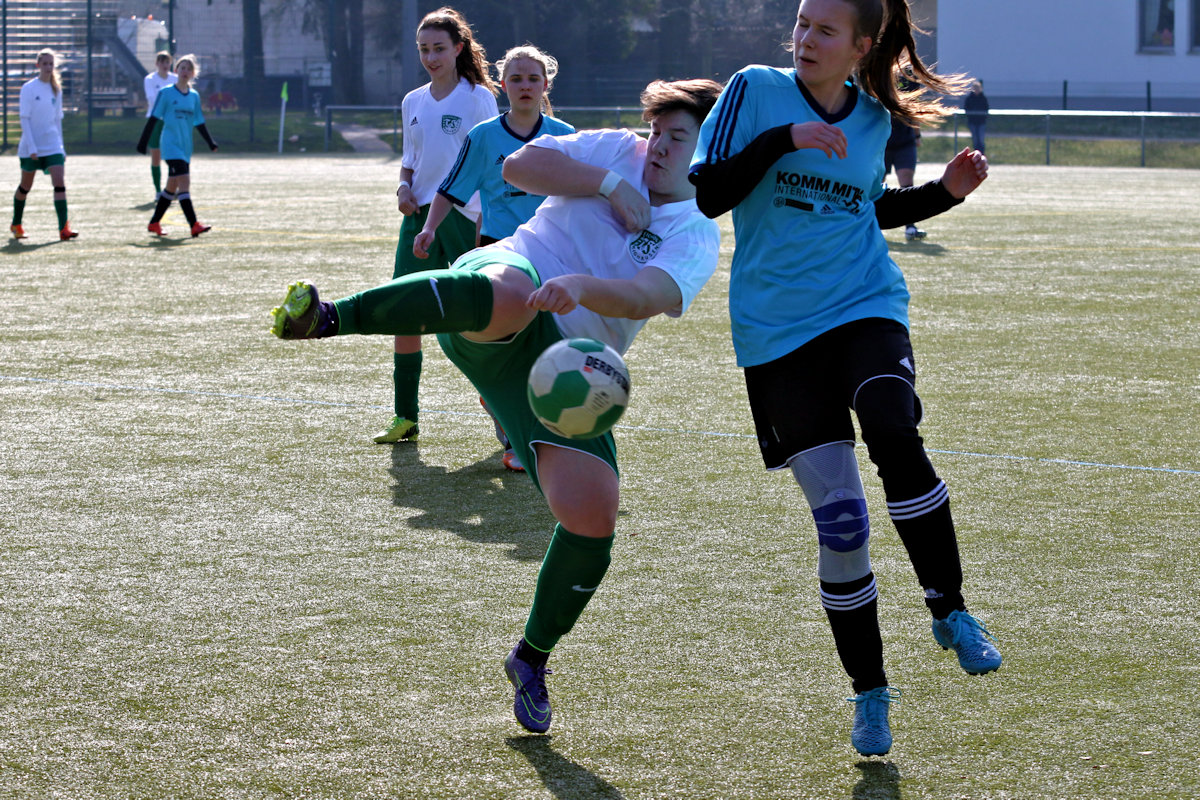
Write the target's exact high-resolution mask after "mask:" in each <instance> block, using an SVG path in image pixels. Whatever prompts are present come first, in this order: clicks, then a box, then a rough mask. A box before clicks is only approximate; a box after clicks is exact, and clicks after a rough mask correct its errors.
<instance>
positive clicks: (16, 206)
mask: <svg viewBox="0 0 1200 800" xmlns="http://www.w3.org/2000/svg"><path fill="white" fill-rule="evenodd" d="M57 58H58V57H57V55H56V54H55V52H54V51H53V50H50V49H49V48H47V49H45V50H42V51H41V52H39V53H38V54H37V69H38V76H37V77H36V78H34V79H33V80H31V81H29V82H27V83H26V84H25V85H24V86H22V87H21V101H20V116H21V143H20V144H19V145H18V146H17V158H19V159H20V162H21V183H20V184H19V185H18V186H17V191H16V194H14V195H13V217H12V228H11V230H12V235H13V238H14V239H24V238H25V228H24V227H23V226H22V224H21V222H22V219H23V218H24V214H25V199H26V198H27V197H28V196H29V190H30V189H32V188H33V179H34V178H35V177H36V176H37V173H38V170H41V171H42V172H45V173H48V174H49V175H50V182H51V184H52V185H53V186H54V212H55V214H57V216H58V238H59V239H62V240H63V241H67V240H70V239H74V238H75V237H76V236H78V235H79V234H77V233H75V232H74V231H73V230H71V223H70V222H68V221H67V185H66V180H65V172H66V163H67V151H66V149H65V148H64V147H63V133H62V119H63V108H62V83H61V81H60V80H59V77H58V69H57Z"/></svg>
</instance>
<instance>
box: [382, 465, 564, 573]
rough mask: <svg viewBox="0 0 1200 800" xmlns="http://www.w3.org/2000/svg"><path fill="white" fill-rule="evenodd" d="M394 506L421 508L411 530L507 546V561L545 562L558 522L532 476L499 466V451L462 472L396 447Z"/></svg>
mask: <svg viewBox="0 0 1200 800" xmlns="http://www.w3.org/2000/svg"><path fill="white" fill-rule="evenodd" d="M391 447H392V466H391V469H390V472H391V475H392V478H393V480H394V484H393V486H392V498H393V503H395V505H396V506H397V507H400V508H411V509H418V510H419V512H420V513H418V514H417V515H416V516H413V517H411V518H409V519H408V520H407V522H406V524H407V525H409V526H411V527H413V528H420V529H427V530H437V531H440V530H445V531H450V532H451V533H453V534H455V535H456V536H460V537H462V538H463V539H466V540H467V541H471V542H480V543H485V544H506V545H509V546H510V547H511V549H510V550H509V551H508V556H509V558H514V559H517V560H518V561H535V562H539V563H540V562H541V560H542V558H543V557H544V556H545V555H546V548H547V547H548V546H549V544H550V535H551V534H552V533H553V531H554V517H553V515H551V514H550V510H549V509H548V508H547V507H546V501H545V500H544V499H543V498H542V496H541V494H539V493H538V491H537V489H535V488H534V486H533V482H532V481H531V480H530V479H529V476H528V475H525V474H523V473H517V472H510V471H508V470H506V469H505V468H504V467H503V466H501V464H500V451H498V450H497V451H496V452H495V453H494V454H493V455H489V456H487V457H485V458H482V459H480V460H479V461H476V462H475V463H473V464H469V465H467V466H465V467H462V468H461V469H456V470H448V469H446V468H445V467H442V466H435V465H431V464H426V463H425V462H424V461H422V460H421V450H420V447H419V446H413V445H410V444H397V445H392V446H391Z"/></svg>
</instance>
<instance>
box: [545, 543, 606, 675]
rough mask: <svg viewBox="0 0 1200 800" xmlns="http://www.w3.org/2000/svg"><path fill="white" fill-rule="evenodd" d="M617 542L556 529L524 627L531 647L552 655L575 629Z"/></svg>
mask: <svg viewBox="0 0 1200 800" xmlns="http://www.w3.org/2000/svg"><path fill="white" fill-rule="evenodd" d="M614 538H615V537H612V536H607V537H605V538H603V539H595V538H592V537H590V536H579V535H578V534H574V533H571V532H570V531H568V530H567V529H566V528H564V527H563V526H562V525H561V524H559V525H556V526H555V527H554V536H553V538H551V539H550V547H549V548H547V550H546V558H545V559H544V560H543V561H542V569H541V572H539V573H538V582H537V591H536V592H535V593H534V595H533V608H532V609H530V611H529V620H528V621H527V622H526V623H525V641H527V642H528V643H529V644H530V645H531V646H532V647H535V648H537V649H538V650H541V651H543V652H547V653H548V652H550V651H551V650H553V649H554V646H555V645H556V644H558V640H559V639H561V638H562V637H563V636H564V635H566V633H567V631H569V630H571V628H572V627H573V626H574V625H575V621H576V620H577V619H579V615H580V614H582V613H583V609H584V608H585V607H586V606H587V604H588V601H589V600H591V599H592V595H593V594H595V593H596V589H597V588H599V586H600V581H602V580H604V573H605V572H607V571H608V565H609V562H610V561H611V560H612V558H611V553H612V546H613V539H614Z"/></svg>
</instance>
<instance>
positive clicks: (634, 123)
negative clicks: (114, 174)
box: [325, 105, 1200, 167]
mask: <svg viewBox="0 0 1200 800" xmlns="http://www.w3.org/2000/svg"><path fill="white" fill-rule="evenodd" d="M554 113H555V116H557V117H559V118H561V119H563V120H565V121H567V122H570V123H571V124H572V125H574V126H575V127H576V128H601V127H608V128H612V127H615V128H630V129H634V130H640V131H644V130H645V129H644V123H642V122H641V108H640V107H638V106H561V107H556V108H555V109H554ZM987 127H988V138H989V140H991V141H993V142H994V143H995V144H996V148H989V149H1012V150H1014V152H1013V155H1014V158H1015V157H1016V156H1017V153H1016V152H1015V149H1014V147H1015V145H1016V144H1017V143H1018V142H1019V143H1021V145H1022V148H1021V151H1020V154H1019V157H1020V160H1021V161H1022V163H1044V164H1047V165H1049V164H1053V163H1055V150H1056V147H1055V145H1058V146H1060V148H1061V147H1063V146H1066V145H1067V144H1075V145H1078V148H1077V149H1085V150H1086V149H1088V145H1089V143H1104V142H1107V143H1121V144H1123V145H1125V149H1127V150H1128V149H1129V148H1135V149H1136V151H1137V152H1136V156H1134V158H1135V163H1137V164H1138V165H1140V166H1143V167H1144V166H1148V165H1151V164H1150V163H1149V161H1148V159H1147V154H1148V152H1149V150H1150V148H1152V147H1153V146H1155V145H1161V144H1166V143H1170V144H1172V145H1175V146H1179V147H1182V148H1183V149H1184V150H1186V151H1187V153H1188V158H1187V159H1186V160H1181V163H1179V164H1177V166H1185V167H1200V113H1172V112H1160V111H1060V110H1052V111H1046V110H1042V109H1000V110H993V111H991V112H990V113H989V114H988V121H987ZM347 128H353V129H355V130H357V131H360V132H365V133H366V134H367V135H371V134H374V136H375V137H377V139H378V140H379V141H381V142H384V143H386V144H387V145H389V146H390V149H391V150H392V151H393V152H395V153H399V152H401V149H402V145H403V141H402V139H403V133H402V125H401V119H400V107H399V106H340V105H339V106H326V108H325V150H326V151H328V150H329V149H330V147H331V144H332V142H333V136H334V134H335V133H337V132H338V131H339V130H346V129H347ZM923 134H924V135H925V136H927V137H930V138H932V139H935V140H936V139H941V138H945V139H949V140H951V141H952V143H953V148H954V150H955V151H957V150H958V149H959V148H960V147H962V146H964V145H967V144H969V143H970V136H969V134H968V132H967V125H966V115H965V112H963V110H962V109H956V110H955V112H954V114H953V116H952V117H951V118H950V119H949V120H947V121H946V123H945V124H943V125H942V126H940V127H938V128H932V129H927V130H925V131H924V132H923ZM1000 145H1006V146H1008V147H1003V148H1002V147H1000ZM1031 148H1034V149H1036V152H1034V153H1032V154H1031V152H1030V151H1031ZM1131 152H1132V151H1131ZM1060 160H1066V161H1068V162H1071V161H1073V159H1067V158H1065V154H1063V155H1060ZM1074 160H1077V159H1074ZM1153 165H1154V166H1159V165H1160V164H1153Z"/></svg>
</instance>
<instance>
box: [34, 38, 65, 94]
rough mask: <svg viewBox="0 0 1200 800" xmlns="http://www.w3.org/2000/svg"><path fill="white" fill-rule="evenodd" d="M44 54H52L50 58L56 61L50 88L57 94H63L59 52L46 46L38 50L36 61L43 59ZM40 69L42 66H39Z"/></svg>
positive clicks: (51, 71)
mask: <svg viewBox="0 0 1200 800" xmlns="http://www.w3.org/2000/svg"><path fill="white" fill-rule="evenodd" d="M42 56H50V60H51V61H53V62H54V69H52V70H50V88H51V90H53V92H54V93H55V94H62V76H61V75H59V74H58V53H56V52H54V51H53V50H51V49H50V48H49V47H44V48H42V49H41V50H39V51H38V54H37V58H36V59H34V60H35V61H41V60H42ZM39 69H40V68H39Z"/></svg>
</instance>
